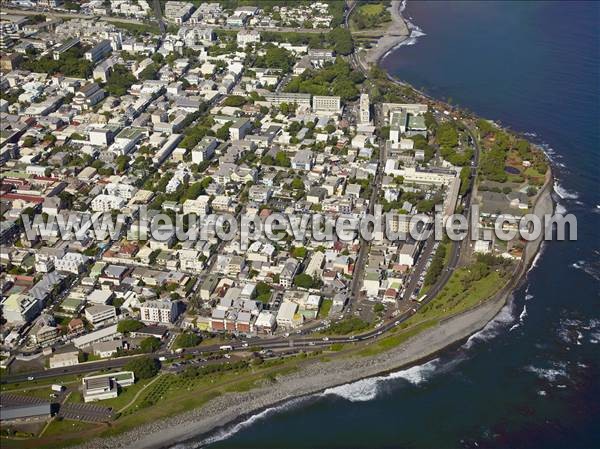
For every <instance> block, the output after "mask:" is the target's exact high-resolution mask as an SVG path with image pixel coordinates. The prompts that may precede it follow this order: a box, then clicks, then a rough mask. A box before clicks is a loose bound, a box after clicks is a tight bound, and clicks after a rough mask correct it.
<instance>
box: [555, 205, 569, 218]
mask: <svg viewBox="0 0 600 449" xmlns="http://www.w3.org/2000/svg"><path fill="white" fill-rule="evenodd" d="M556 213H557V214H559V215H564V214H566V213H567V209H566V208H565V206H563V205H562V204H560V203H556Z"/></svg>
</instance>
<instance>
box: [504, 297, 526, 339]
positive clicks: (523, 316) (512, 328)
mask: <svg viewBox="0 0 600 449" xmlns="http://www.w3.org/2000/svg"><path fill="white" fill-rule="evenodd" d="M528 296H529V295H528ZM526 317H527V305H524V306H523V311H522V312H521V313H520V315H519V321H518V322H517V323H515V324H513V325H512V326H511V328H510V329H509V330H508V331H509V332H512V331H513V330H515V329H517V328H518V327H520V326H521V325H522V324H523V323H524V322H525V318H526Z"/></svg>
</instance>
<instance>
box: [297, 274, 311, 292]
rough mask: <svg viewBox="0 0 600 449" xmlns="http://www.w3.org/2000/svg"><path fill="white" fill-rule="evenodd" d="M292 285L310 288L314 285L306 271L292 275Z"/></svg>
mask: <svg viewBox="0 0 600 449" xmlns="http://www.w3.org/2000/svg"><path fill="white" fill-rule="evenodd" d="M294 285H295V286H296V287H301V288H312V287H313V285H314V280H313V278H312V277H311V276H310V275H308V274H306V273H300V274H298V275H296V277H294Z"/></svg>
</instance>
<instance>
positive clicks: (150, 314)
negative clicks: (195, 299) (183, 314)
mask: <svg viewBox="0 0 600 449" xmlns="http://www.w3.org/2000/svg"><path fill="white" fill-rule="evenodd" d="M140 316H141V319H142V321H143V322H145V323H165V324H170V323H173V322H174V321H175V320H176V319H177V304H176V303H174V302H172V301H163V300H157V301H146V302H145V303H143V304H142V305H141V307H140Z"/></svg>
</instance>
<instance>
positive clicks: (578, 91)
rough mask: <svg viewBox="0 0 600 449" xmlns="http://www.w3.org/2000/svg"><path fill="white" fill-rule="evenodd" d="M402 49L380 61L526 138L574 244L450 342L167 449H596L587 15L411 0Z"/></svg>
mask: <svg viewBox="0 0 600 449" xmlns="http://www.w3.org/2000/svg"><path fill="white" fill-rule="evenodd" d="M405 15H406V16H408V17H410V19H411V22H412V23H413V24H414V34H413V39H411V40H410V41H408V42H409V43H410V44H411V45H404V46H402V47H399V48H398V49H396V50H395V51H393V52H392V53H391V54H390V55H389V56H388V57H387V58H386V59H385V60H384V63H383V65H384V67H385V68H386V69H387V70H388V71H390V73H393V74H394V75H397V76H398V77H400V78H402V79H405V80H407V81H409V82H410V83H412V84H413V85H415V86H416V87H419V88H423V89H425V90H426V91H427V92H429V93H431V94H433V95H436V96H439V97H443V98H451V99H452V102H454V103H457V104H460V105H462V106H464V107H467V108H469V109H470V110H472V111H474V112H476V113H478V114H480V115H482V116H484V117H487V118H490V119H493V120H497V121H500V122H501V123H503V124H505V125H507V126H510V127H511V128H513V129H515V130H518V131H520V132H524V133H528V135H530V136H531V138H532V139H533V140H535V141H536V142H538V143H540V144H543V145H544V146H545V148H546V150H547V152H548V154H549V156H550V157H551V158H552V160H553V165H554V170H555V173H556V176H557V184H556V186H555V198H556V200H557V202H558V206H557V208H558V209H559V210H560V211H563V212H569V213H573V214H575V215H576V217H577V219H578V241H576V242H549V243H545V244H544V246H543V250H542V252H541V254H540V255H539V257H537V259H536V261H535V263H534V266H533V267H532V269H531V270H530V271H529V273H528V275H527V282H526V283H525V285H523V286H522V287H521V288H519V289H518V290H517V291H515V294H514V301H513V302H512V304H511V305H510V306H507V307H506V308H505V309H504V310H503V311H502V312H501V313H500V315H499V316H498V317H497V318H496V319H495V320H494V321H493V322H491V323H490V324H488V326H487V327H486V328H485V329H483V330H482V331H481V332H479V333H478V334H476V335H474V336H473V337H471V338H470V339H469V340H468V341H467V342H466V343H465V344H463V345H462V346H461V347H458V348H455V349H452V350H449V351H447V352H445V353H444V354H443V355H441V356H440V357H439V358H437V359H435V360H432V361H430V362H428V363H425V364H423V365H421V366H417V367H412V368H409V369H407V370H402V371H399V372H397V373H392V374H390V375H387V376H381V377H378V378H375V379H368V380H362V381H359V382H355V383H352V384H349V385H344V386H341V387H338V388H333V389H329V390H326V391H325V392H324V393H322V394H319V395H315V396H312V397H309V398H304V399H301V400H295V401H292V402H291V403H289V404H286V405H283V406H281V407H278V408H275V409H270V410H267V411H264V412H263V413H261V414H259V415H256V416H253V417H252V418H250V419H249V420H247V421H245V422H243V423H237V424H236V425H235V426H231V427H226V428H225V429H223V430H221V431H219V432H217V433H216V434H215V435H211V436H209V438H208V439H206V437H199V438H198V439H197V440H195V441H191V442H188V443H186V444H183V445H181V446H179V447H210V448H214V449H217V448H219V449H222V448H261V449H262V448H475V447H477V448H482V447H483V448H505V447H512V448H540V447H544V448H598V447H600V432H599V431H598V423H599V422H600V382H598V379H600V346H599V344H600V297H599V291H600V238H599V237H598V234H597V231H598V229H600V226H599V224H600V194H599V192H600V189H599V181H598V176H599V175H600V168H599V167H600V133H599V127H600V107H599V94H600V73H599V68H598V65H599V60H600V50H599V45H600V35H599V32H598V24H599V23H600V8H599V6H598V3H594V2H588V3H584V2H497V3H496V2H410V1H409V2H408V5H407V7H406V10H405Z"/></svg>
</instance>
